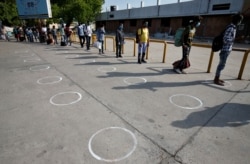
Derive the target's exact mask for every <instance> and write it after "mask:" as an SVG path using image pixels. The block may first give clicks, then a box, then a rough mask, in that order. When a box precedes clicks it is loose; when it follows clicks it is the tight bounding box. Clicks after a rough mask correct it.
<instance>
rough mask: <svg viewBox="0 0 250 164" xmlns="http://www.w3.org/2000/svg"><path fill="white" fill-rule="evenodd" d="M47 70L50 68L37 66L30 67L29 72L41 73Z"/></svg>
mask: <svg viewBox="0 0 250 164" xmlns="http://www.w3.org/2000/svg"><path fill="white" fill-rule="evenodd" d="M49 68H50V66H48V65H38V66H33V67H30V70H31V71H42V70H47V69H49Z"/></svg>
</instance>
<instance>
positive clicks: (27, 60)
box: [23, 58, 41, 62]
mask: <svg viewBox="0 0 250 164" xmlns="http://www.w3.org/2000/svg"><path fill="white" fill-rule="evenodd" d="M40 60H41V59H39V58H34V59H25V60H23V62H37V61H40Z"/></svg>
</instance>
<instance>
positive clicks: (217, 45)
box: [212, 25, 232, 52]
mask: <svg viewBox="0 0 250 164" xmlns="http://www.w3.org/2000/svg"><path fill="white" fill-rule="evenodd" d="M229 27H232V26H231V25H229V26H227V27H226V29H225V30H224V31H223V32H221V33H220V35H218V36H216V37H215V38H214V39H213V42H212V50H213V52H217V51H219V50H221V49H222V47H223V37H224V34H225V32H226V30H227V29H228V28H229Z"/></svg>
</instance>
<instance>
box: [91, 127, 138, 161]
mask: <svg viewBox="0 0 250 164" xmlns="http://www.w3.org/2000/svg"><path fill="white" fill-rule="evenodd" d="M109 129H120V130H123V131H125V132H127V133H129V134H130V135H131V136H132V138H133V140H134V146H133V149H132V150H131V151H130V152H128V153H127V154H126V155H125V156H123V157H120V158H116V159H105V158H102V157H100V156H98V155H97V154H95V153H94V151H93V150H92V146H91V144H92V140H93V138H94V137H95V136H96V135H97V134H99V133H101V132H103V131H106V130H109ZM136 147H137V139H136V137H135V135H134V133H132V132H131V131H130V130H128V129H125V128H122V127H107V128H104V129H100V130H98V131H97V132H95V133H94V134H93V135H92V136H91V137H90V139H89V143H88V148H89V152H90V154H91V155H92V156H93V157H94V158H96V159H97V160H99V161H104V162H117V161H121V160H123V159H125V158H128V157H129V156H130V155H131V154H132V153H133V152H134V151H135V149H136Z"/></svg>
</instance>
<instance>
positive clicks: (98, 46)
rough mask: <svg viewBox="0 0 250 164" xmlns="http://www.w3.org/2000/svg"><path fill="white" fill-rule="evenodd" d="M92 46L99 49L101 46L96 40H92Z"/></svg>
mask: <svg viewBox="0 0 250 164" xmlns="http://www.w3.org/2000/svg"><path fill="white" fill-rule="evenodd" d="M93 46H94V47H96V48H98V49H101V48H102V43H101V42H98V41H96V42H94V44H93Z"/></svg>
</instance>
